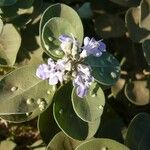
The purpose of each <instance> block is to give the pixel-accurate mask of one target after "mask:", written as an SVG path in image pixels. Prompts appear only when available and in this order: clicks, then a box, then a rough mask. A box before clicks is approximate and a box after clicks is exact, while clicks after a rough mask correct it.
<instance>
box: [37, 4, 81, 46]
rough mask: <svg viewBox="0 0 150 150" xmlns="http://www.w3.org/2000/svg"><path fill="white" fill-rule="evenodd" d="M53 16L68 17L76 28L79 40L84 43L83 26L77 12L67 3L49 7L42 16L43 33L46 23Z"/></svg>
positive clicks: (41, 28)
mask: <svg viewBox="0 0 150 150" xmlns="http://www.w3.org/2000/svg"><path fill="white" fill-rule="evenodd" d="M53 17H60V18H63V19H66V20H67V21H68V22H69V23H70V24H71V26H72V27H73V28H74V30H75V33H76V35H77V40H78V41H79V42H80V43H81V44H82V40H83V26H82V22H81V19H80V17H79V16H78V14H77V12H76V11H75V10H74V9H72V8H71V7H69V6H67V5H65V4H59V3H58V4H54V5H51V6H50V7H48V8H47V9H46V10H45V11H44V13H43V15H42V18H41V22H40V28H39V32H40V35H41V34H42V30H43V27H44V25H45V23H46V22H47V21H48V20H50V19H51V18H53Z"/></svg>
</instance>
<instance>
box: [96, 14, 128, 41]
mask: <svg viewBox="0 0 150 150" xmlns="http://www.w3.org/2000/svg"><path fill="white" fill-rule="evenodd" d="M95 29H96V33H98V34H99V35H100V36H101V37H102V38H105V39H107V38H112V37H113V38H114V37H120V36H122V35H124V34H125V32H126V28H125V23H124V21H123V20H122V19H121V18H119V17H118V16H116V15H110V14H106V13H103V14H98V15H97V16H96V17H95Z"/></svg>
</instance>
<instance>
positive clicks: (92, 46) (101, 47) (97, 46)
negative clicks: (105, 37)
mask: <svg viewBox="0 0 150 150" xmlns="http://www.w3.org/2000/svg"><path fill="white" fill-rule="evenodd" d="M82 49H83V51H82V52H81V54H80V57H81V58H85V57H87V56H89V55H94V56H96V57H100V56H101V55H102V52H105V51H106V45H105V44H104V43H103V42H102V40H100V41H96V40H95V39H94V38H92V39H90V38H89V37H85V38H84V46H83V47H82Z"/></svg>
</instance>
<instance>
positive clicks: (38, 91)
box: [0, 66, 54, 121]
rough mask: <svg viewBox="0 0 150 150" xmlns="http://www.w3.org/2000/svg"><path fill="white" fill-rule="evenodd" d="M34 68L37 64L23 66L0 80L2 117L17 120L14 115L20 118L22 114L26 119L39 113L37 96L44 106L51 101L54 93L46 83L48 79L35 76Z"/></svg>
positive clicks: (0, 114) (0, 110) (0, 111)
mask: <svg viewBox="0 0 150 150" xmlns="http://www.w3.org/2000/svg"><path fill="white" fill-rule="evenodd" d="M36 68H37V66H24V67H21V68H19V69H16V70H14V71H12V72H11V73H9V74H7V75H6V76H4V78H2V80H1V81H0V116H1V117H2V118H4V119H5V117H6V119H7V120H8V119H10V120H9V121H17V120H16V117H19V118H20V116H21V115H22V116H24V119H25V118H26V120H27V119H28V118H32V117H31V116H34V117H35V116H37V115H38V114H40V113H41V111H40V109H39V104H38V101H39V98H40V101H43V103H44V105H43V107H44V108H46V107H47V106H48V105H49V104H50V103H51V101H52V97H53V94H54V91H53V90H52V86H50V85H49V84H48V81H46V80H44V81H43V80H40V79H39V78H38V77H36V75H35V72H36ZM30 114H31V115H30ZM25 115H26V117H25ZM18 121H20V120H18ZM21 121H22V119H21Z"/></svg>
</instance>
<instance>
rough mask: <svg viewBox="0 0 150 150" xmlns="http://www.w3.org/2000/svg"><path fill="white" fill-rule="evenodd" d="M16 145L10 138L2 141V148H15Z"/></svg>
mask: <svg viewBox="0 0 150 150" xmlns="http://www.w3.org/2000/svg"><path fill="white" fill-rule="evenodd" d="M15 147H16V143H14V142H12V141H10V140H5V141H1V142H0V150H4V149H7V150H13V149H15Z"/></svg>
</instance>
